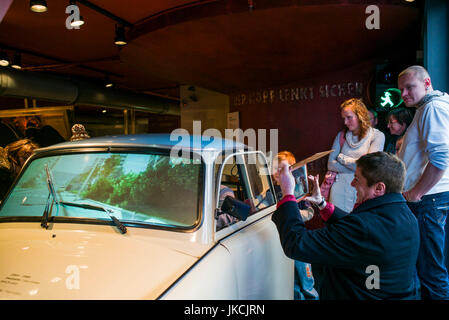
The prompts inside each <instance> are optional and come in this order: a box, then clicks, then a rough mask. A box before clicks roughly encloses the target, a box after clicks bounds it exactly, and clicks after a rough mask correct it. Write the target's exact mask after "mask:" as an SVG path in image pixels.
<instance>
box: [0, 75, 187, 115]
mask: <svg viewBox="0 0 449 320" xmlns="http://www.w3.org/2000/svg"><path fill="white" fill-rule="evenodd" d="M0 96H6V97H14V98H32V99H36V100H45V101H52V102H58V103H63V104H67V105H89V106H101V107H115V108H126V109H135V110H141V111H146V112H152V113H159V114H171V115H180V114H181V113H180V106H179V102H178V101H176V100H172V99H167V98H163V97H158V96H151V95H147V94H141V93H134V92H130V91H127V90H121V89H115V88H105V87H104V85H101V84H96V83H88V82H85V81H78V80H68V79H66V78H61V77H56V76H53V75H48V74H45V73H38V72H23V71H19V70H15V69H12V68H1V69H0Z"/></svg>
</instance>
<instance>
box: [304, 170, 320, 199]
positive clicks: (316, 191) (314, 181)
mask: <svg viewBox="0 0 449 320" xmlns="http://www.w3.org/2000/svg"><path fill="white" fill-rule="evenodd" d="M308 178H309V180H310V181H311V184H310V185H311V186H312V194H311V195H310V196H309V197H306V198H305V199H304V200H306V201H309V202H311V203H313V204H316V205H318V204H320V203H321V202H322V201H323V196H322V195H321V190H320V184H319V179H320V176H319V175H318V174H317V175H316V176H309V177H308Z"/></svg>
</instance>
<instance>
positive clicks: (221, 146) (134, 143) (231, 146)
mask: <svg viewBox="0 0 449 320" xmlns="http://www.w3.org/2000/svg"><path fill="white" fill-rule="evenodd" d="M175 146H176V147H178V148H180V149H181V148H182V149H190V150H192V151H202V152H204V151H206V152H207V151H210V152H217V151H224V150H250V149H251V148H249V147H248V146H246V145H245V144H243V143H240V142H237V141H233V140H230V139H223V138H217V137H209V136H199V135H184V136H181V135H173V136H172V135H171V134H165V133H164V134H158V133H156V134H155V133H151V134H129V135H111V136H103V137H95V138H90V139H84V140H80V141H72V142H63V143H58V144H55V145H52V146H49V147H45V148H40V149H38V150H36V152H37V153H40V152H43V151H50V150H60V149H71V148H83V147H150V148H163V149H171V148H173V147H175Z"/></svg>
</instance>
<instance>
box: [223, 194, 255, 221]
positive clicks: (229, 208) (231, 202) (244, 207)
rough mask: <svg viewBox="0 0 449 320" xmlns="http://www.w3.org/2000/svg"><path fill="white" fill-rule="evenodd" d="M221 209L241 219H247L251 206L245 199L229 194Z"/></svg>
mask: <svg viewBox="0 0 449 320" xmlns="http://www.w3.org/2000/svg"><path fill="white" fill-rule="evenodd" d="M221 211H222V212H223V213H227V214H229V215H231V216H233V217H235V218H237V219H239V220H242V221H245V220H246V218H248V216H249V213H250V211H251V206H250V205H248V204H246V203H245V202H243V201H240V200H237V199H235V198H233V197H231V196H227V197H226V198H225V199H224V201H223V204H222V205H221Z"/></svg>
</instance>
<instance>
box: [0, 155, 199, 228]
mask: <svg viewBox="0 0 449 320" xmlns="http://www.w3.org/2000/svg"><path fill="white" fill-rule="evenodd" d="M202 167H203V166H202V165H198V164H194V163H192V162H191V161H190V162H189V161H182V158H174V159H170V157H169V155H168V154H148V153H83V154H63V155H56V156H49V157H43V158H38V159H35V160H33V161H32V162H31V163H30V164H29V165H28V166H27V168H26V169H25V171H24V173H23V174H22V176H21V177H20V180H19V181H18V183H17V184H16V186H15V187H14V189H13V190H12V192H11V193H10V195H9V196H8V198H7V199H6V200H5V202H4V204H3V206H2V208H1V210H0V218H1V217H11V216H42V214H43V212H44V210H45V207H46V204H47V199H48V198H49V185H48V182H47V180H48V176H47V172H46V168H48V172H49V173H50V175H51V180H52V184H53V185H54V190H55V191H56V196H57V198H58V200H59V201H61V202H66V203H68V205H53V207H52V212H51V215H52V216H64V217H73V218H95V219H104V220H110V218H108V216H107V215H106V213H105V212H103V211H99V210H92V209H89V208H85V207H84V208H83V207H80V206H75V205H73V204H78V205H80V204H89V205H92V206H100V207H102V208H105V209H107V210H108V211H109V212H110V213H111V214H112V215H114V216H115V217H116V218H118V219H120V220H121V221H122V222H133V223H143V224H152V225H159V226H167V227H182V228H186V227H191V226H194V225H195V224H196V223H197V221H198V219H199V214H198V204H199V195H200V190H201V187H202Z"/></svg>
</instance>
